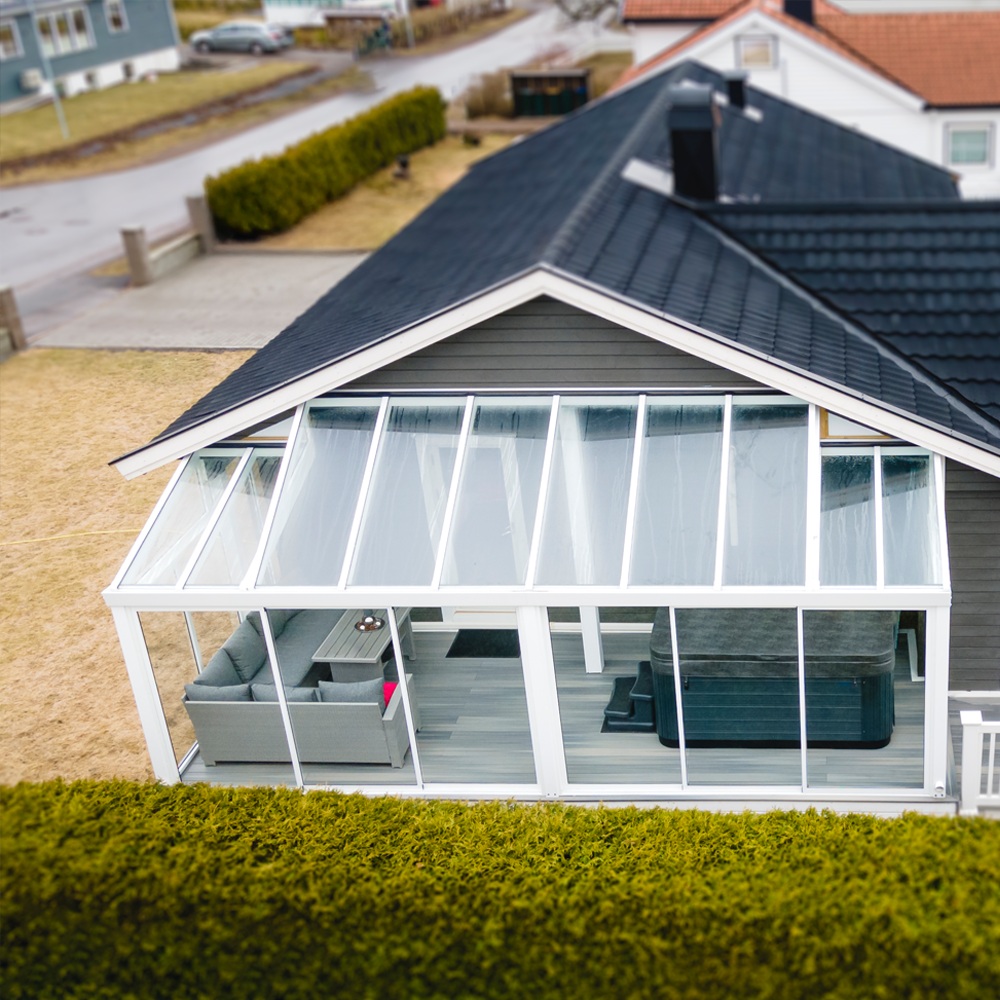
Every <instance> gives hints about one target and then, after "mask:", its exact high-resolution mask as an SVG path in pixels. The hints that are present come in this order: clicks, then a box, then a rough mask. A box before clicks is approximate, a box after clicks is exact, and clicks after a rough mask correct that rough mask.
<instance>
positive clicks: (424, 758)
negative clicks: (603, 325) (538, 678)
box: [183, 632, 924, 788]
mask: <svg viewBox="0 0 1000 1000" xmlns="http://www.w3.org/2000/svg"><path fill="white" fill-rule="evenodd" d="M454 636H455V633H454V632H418V633H415V635H414V640H415V643H416V651H417V658H416V659H414V660H408V661H407V664H406V668H407V672H408V673H412V674H413V678H414V681H413V693H414V696H415V698H416V699H417V702H418V704H419V706H420V713H421V717H422V727H421V730H420V732H419V733H418V734H417V747H418V751H419V756H420V765H421V769H422V772H423V779H424V782H425V783H453V782H454V783H467V782H477V783H503V784H533V783H534V781H535V770H534V761H533V757H532V747H531V735H530V732H529V728H528V711H527V704H526V701H525V696H524V683H523V679H522V674H521V662H520V660H518V659H513V658H504V659H486V658H483V659H471V658H470V659H465V658H462V659H448V658H447V657H446V654H447V651H448V648H449V646H450V645H451V642H452V639H453V638H454ZM552 646H553V658H554V661H555V667H556V684H557V688H558V692H559V710H560V715H561V718H562V727H563V740H564V746H565V751H566V768H567V773H568V776H569V780H570V782H571V783H585V784H617V783H629V784H660V783H669V784H677V783H680V780H681V773H680V753H679V751H678V750H675V749H671V748H669V747H665V746H663V745H662V744H661V743H660V742H659V740H658V738H657V737H656V735H655V733H602V732H601V725H602V722H603V711H604V706H605V705H606V704H607V702H608V699H609V698H610V695H611V689H612V686H613V683H614V681H613V678H614V677H616V676H620V675H621V676H624V675H630V676H634V675H635V672H636V664H637V663H638V661H639V660H641V659H648V657H649V635H648V633H647V634H645V635H636V634H623V633H618V634H610V635H605V636H604V653H605V670H604V673H602V674H587V673H586V672H585V671H584V666H583V643H582V640H581V638H580V636H579V635H574V634H572V633H557V634H554V635H553V642H552ZM901 647H902V648H901V650H900V651H899V652H898V654H897V662H896V674H895V697H896V727H895V730H894V732H893V735H892V740H891V742H890V743H889V744H888V746H886V747H883V748H881V749H879V750H816V749H813V750H809V751H808V771H809V781H810V784H811V785H813V786H816V787H824V788H830V787H853V788H863V787H901V788H906V787H912V788H919V787H922V785H923V718H924V716H923V702H924V685H923V684H922V683H914V682H913V681H911V680H910V671H909V663H908V659H907V657H906V652H905V644H901ZM799 759H800V754H799V751H798V750H797V749H792V750H781V749H769V750H745V749H694V750H689V751H688V772H689V777H688V780H689V782H690V783H692V784H695V783H697V784H707V785H711V784H731V785H737V784H768V785H774V784H788V785H792V786H798V785H799V783H800V773H799ZM302 771H303V779H304V780H305V782H306V783H307V784H322V785H335V786H339V787H349V786H354V785H361V784H365V785H388V786H392V785H397V786H398V785H405V784H410V785H412V784H414V783H415V779H414V771H413V761H412V757H411V756H410V755H409V754H408V755H407V758H406V762H405V765H404V766H403V767H402V768H392V767H390V766H388V765H381V764H368V765H364V764H360V765H357V764H356V765H338V764H323V765H319V764H316V765H308V764H307V765H303V768H302ZM183 780H184V781H185V782H195V781H207V782H211V783H213V784H221V785H292V784H294V779H293V776H292V769H291V765H287V764H285V765H282V764H217V765H215V766H213V767H208V766H206V765H205V764H203V763H202V762H201V759H200V756H196V757H195V759H194V760H193V761H192V763H191V764H190V765H189V767H188V768H187V770H186V771H185V773H184V778H183Z"/></svg>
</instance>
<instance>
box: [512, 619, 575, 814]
mask: <svg viewBox="0 0 1000 1000" xmlns="http://www.w3.org/2000/svg"><path fill="white" fill-rule="evenodd" d="M517 633H518V637H519V639H520V642H521V669H522V671H523V673H524V695H525V700H526V701H527V703H528V724H529V726H530V727H531V748H532V750H533V752H534V756H535V778H536V780H537V782H538V788H539V791H540V792H541V793H542V795H543V796H546V797H549V798H554V797H556V796H558V795H560V794H561V793H562V791H563V789H565V787H566V785H567V783H568V779H567V777H566V755H565V753H564V751H563V739H562V721H561V720H560V717H559V692H558V689H557V688H556V667H555V662H554V661H553V659H552V637H551V635H550V634H549V619H548V612H547V609H546V608H544V607H528V608H525V607H521V608H518V609H517Z"/></svg>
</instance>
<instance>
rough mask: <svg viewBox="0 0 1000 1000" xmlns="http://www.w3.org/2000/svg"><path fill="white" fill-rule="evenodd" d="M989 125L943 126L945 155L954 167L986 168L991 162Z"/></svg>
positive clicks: (990, 128) (991, 139)
mask: <svg viewBox="0 0 1000 1000" xmlns="http://www.w3.org/2000/svg"><path fill="white" fill-rule="evenodd" d="M992 153H993V127H992V126H991V125H947V126H945V154H946V156H947V158H948V163H949V164H950V165H951V166H955V167H988V166H990V164H991V162H992V159H993V157H992Z"/></svg>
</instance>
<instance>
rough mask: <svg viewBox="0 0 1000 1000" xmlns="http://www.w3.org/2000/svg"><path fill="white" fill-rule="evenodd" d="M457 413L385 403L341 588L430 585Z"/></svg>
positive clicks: (438, 405) (439, 405)
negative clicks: (346, 575)
mask: <svg viewBox="0 0 1000 1000" xmlns="http://www.w3.org/2000/svg"><path fill="white" fill-rule="evenodd" d="M464 409H465V407H464V400H463V401H462V403H461V404H459V403H458V402H454V401H451V400H449V401H448V402H445V401H437V400H433V401H428V400H427V399H396V400H393V402H392V405H391V406H390V408H389V413H388V416H387V417H386V423H385V429H384V432H383V435H382V440H381V442H380V443H379V448H378V455H377V457H376V459H375V471H374V473H373V475H372V482H371V486H370V488H369V491H368V498H367V500H366V502H365V512H364V518H363V520H362V524H361V534H360V537H359V539H358V545H357V548H356V550H355V554H354V560H353V565H352V567H351V574H350V578H349V581H348V582H349V583H351V584H355V585H360V586H365V585H379V584H402V585H416V586H420V585H429V584H430V583H431V579H432V577H433V575H434V563H435V561H436V559H437V550H438V545H439V543H440V541H441V529H442V527H443V524H444V514H445V508H446V506H447V503H448V491H449V488H450V486H451V476H452V472H453V470H454V468H455V457H456V454H457V452H458V441H459V436H460V432H461V428H462V415H463V412H464Z"/></svg>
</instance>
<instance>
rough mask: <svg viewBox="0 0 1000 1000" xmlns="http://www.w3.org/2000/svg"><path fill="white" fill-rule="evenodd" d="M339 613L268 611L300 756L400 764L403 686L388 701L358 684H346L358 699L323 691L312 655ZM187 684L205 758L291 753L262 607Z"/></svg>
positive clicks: (258, 759) (268, 757)
mask: <svg viewBox="0 0 1000 1000" xmlns="http://www.w3.org/2000/svg"><path fill="white" fill-rule="evenodd" d="M340 615H341V612H340V611H326V610H308V611H271V612H269V618H270V620H271V626H272V629H273V630H274V645H275V650H276V652H277V655H278V661H279V663H280V665H281V676H282V680H283V681H284V683H285V693H286V699H287V701H288V711H289V715H290V717H291V722H292V732H293V733H294V735H295V744H296V749H297V750H298V754H299V759H300V760H301V761H303V762H304V763H326V764H390V765H391V766H392V767H402V766H403V760H404V758H405V756H406V751H407V749H408V748H409V740H408V738H407V732H406V717H405V712H404V709H403V702H402V691H401V689H400V688H399V687H397V688H396V689H395V691H394V692H393V693H392V695H391V697H390V699H389V702H388V704H387V705H384V706H383V704H382V701H381V691H379V696H378V701H376V700H374V699H372V700H366V701H357V700H353V697H356V696H357V691H356V690H355V691H353V692H352V691H351V690H350V689H351V688H352V687H353V685H344V688H343V690H344V691H346V692H348V694H350V695H351V696H352V700H347V697H345V700H344V701H342V702H341V701H333V700H328V699H329V698H331V697H332V695H331V691H333V690H339V689H334V688H332V686H330V685H324V690H323V691H322V692H321V690H320V685H319V680H320V677H319V675H318V672H317V669H316V666H317V665H314V664H313V661H312V654H313V653H314V652H315V651H316V649H317V648H318V647H319V645H320V643H321V642H322V641H323V639H324V638H325V637H326V636H327V634H328V633H329V632H330V630H331V629H332V628H333V627H334V625H336V624H337V622H338V620H339V619H340ZM369 678H370V679H371V680H375V679H377V680H378V681H379V682H380V681H381V669H377V673H376V674H375V676H374V677H372V675H371V672H369ZM335 679H339V678H335ZM350 679H351V680H355V679H356V678H354V677H352V678H350ZM407 682H408V684H409V685H411V686H410V692H411V704H412V701H413V699H412V695H413V688H412V677H411V675H409V674H407ZM375 686H376V687H378V686H379V685H378V684H376V685H375ZM184 690H185V693H184V697H183V702H184V707H185V709H186V710H187V713H188V716H189V717H190V719H191V722H192V724H193V725H194V729H195V734H196V735H197V737H198V744H199V749H200V751H201V757H202V760H203V761H204V763H206V764H208V765H214V764H216V763H218V762H222V761H233V762H255V763H280V762H288V761H289V760H290V755H289V752H288V742H287V740H286V738H285V729H284V725H283V723H282V719H281V709H280V706H279V705H278V703H277V693H276V690H275V687H274V679H273V677H272V673H271V667H270V664H269V662H268V658H267V647H266V645H265V643H264V639H263V637H262V634H261V622H260V616H259V615H257V614H256V613H252V614H250V615H248V616H247V617H246V619H245V620H244V621H243V622H241V623H240V625H239V627H238V628H237V629H236V630H235V631H234V632H233V634H232V635H231V636H230V637H229V638H228V639H227V640H226V642H225V643H224V644H223V646H222V648H221V649H220V650H219V652H218V653H216V654H215V656H213V657H212V659H211V660H210V661H209V662H208V663H207V664H206V665H205V669H204V670H203V671H202V672H201V673H200V674H199V675H198V677H197V678H195V680H194V682H193V683H191V684H186V685H185V686H184ZM321 697H322V699H324V700H321ZM383 708H384V711H383ZM414 720H415V721H417V716H416V714H414Z"/></svg>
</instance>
